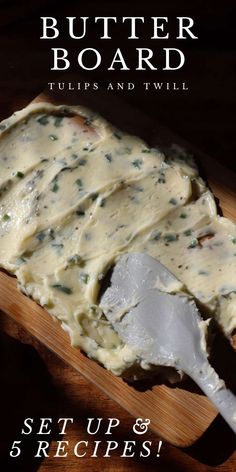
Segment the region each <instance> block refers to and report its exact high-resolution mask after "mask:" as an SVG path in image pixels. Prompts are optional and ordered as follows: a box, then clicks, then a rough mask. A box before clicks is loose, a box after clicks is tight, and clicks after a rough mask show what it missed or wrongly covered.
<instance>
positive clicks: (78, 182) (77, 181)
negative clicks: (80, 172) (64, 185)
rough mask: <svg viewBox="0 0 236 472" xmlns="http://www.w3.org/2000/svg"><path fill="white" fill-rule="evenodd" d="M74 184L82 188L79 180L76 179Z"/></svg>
mask: <svg viewBox="0 0 236 472" xmlns="http://www.w3.org/2000/svg"><path fill="white" fill-rule="evenodd" d="M75 184H76V185H78V187H80V188H82V187H83V182H82V180H81V179H77V180H76V181H75Z"/></svg>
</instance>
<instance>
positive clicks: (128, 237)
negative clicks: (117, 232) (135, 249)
mask: <svg viewBox="0 0 236 472" xmlns="http://www.w3.org/2000/svg"><path fill="white" fill-rule="evenodd" d="M131 238H132V233H129V234H128V236H126V238H125V239H126V241H130V239H131Z"/></svg>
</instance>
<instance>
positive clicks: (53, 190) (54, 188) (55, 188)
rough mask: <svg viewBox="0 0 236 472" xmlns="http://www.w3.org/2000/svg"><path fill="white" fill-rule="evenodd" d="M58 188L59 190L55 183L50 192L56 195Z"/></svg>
mask: <svg viewBox="0 0 236 472" xmlns="http://www.w3.org/2000/svg"><path fill="white" fill-rule="evenodd" d="M59 188H60V187H59V185H58V184H57V183H56V182H55V184H54V185H53V186H52V188H51V191H52V192H54V193H56V192H58V190H59Z"/></svg>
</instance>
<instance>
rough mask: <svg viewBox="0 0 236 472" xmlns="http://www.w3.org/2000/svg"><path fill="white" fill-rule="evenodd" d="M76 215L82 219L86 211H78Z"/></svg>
mask: <svg viewBox="0 0 236 472" xmlns="http://www.w3.org/2000/svg"><path fill="white" fill-rule="evenodd" d="M75 213H76V215H77V216H80V217H81V216H85V211H84V210H81V209H78V210H76V212H75Z"/></svg>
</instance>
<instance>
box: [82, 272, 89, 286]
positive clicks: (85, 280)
mask: <svg viewBox="0 0 236 472" xmlns="http://www.w3.org/2000/svg"><path fill="white" fill-rule="evenodd" d="M80 278H81V280H82V282H84V284H86V285H87V284H88V282H89V279H90V277H89V274H80Z"/></svg>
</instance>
